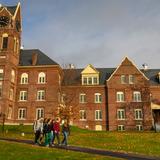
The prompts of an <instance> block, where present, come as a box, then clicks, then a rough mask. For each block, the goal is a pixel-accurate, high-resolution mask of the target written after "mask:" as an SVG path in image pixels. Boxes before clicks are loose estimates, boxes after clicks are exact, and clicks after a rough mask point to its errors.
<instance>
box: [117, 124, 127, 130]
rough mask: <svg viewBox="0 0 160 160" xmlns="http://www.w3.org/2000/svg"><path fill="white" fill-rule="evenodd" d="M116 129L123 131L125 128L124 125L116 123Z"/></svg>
mask: <svg viewBox="0 0 160 160" xmlns="http://www.w3.org/2000/svg"><path fill="white" fill-rule="evenodd" d="M117 129H118V131H124V130H125V127H124V125H118V128H117Z"/></svg>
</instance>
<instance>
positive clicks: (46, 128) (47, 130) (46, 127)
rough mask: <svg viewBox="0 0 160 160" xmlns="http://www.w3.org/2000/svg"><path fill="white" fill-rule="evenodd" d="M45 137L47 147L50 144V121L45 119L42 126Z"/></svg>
mask: <svg viewBox="0 0 160 160" xmlns="http://www.w3.org/2000/svg"><path fill="white" fill-rule="evenodd" d="M43 130H44V136H45V146H46V147H49V146H50V142H51V119H50V118H49V119H46V121H45V122H44V126H43Z"/></svg>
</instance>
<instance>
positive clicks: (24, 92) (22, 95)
mask: <svg viewBox="0 0 160 160" xmlns="http://www.w3.org/2000/svg"><path fill="white" fill-rule="evenodd" d="M25 94H26V96H25ZM25 97H26V98H25ZM27 99H28V92H27V91H20V94H19V101H27Z"/></svg>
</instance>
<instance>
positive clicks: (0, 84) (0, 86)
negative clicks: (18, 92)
mask: <svg viewBox="0 0 160 160" xmlns="http://www.w3.org/2000/svg"><path fill="white" fill-rule="evenodd" d="M0 98H2V82H0Z"/></svg>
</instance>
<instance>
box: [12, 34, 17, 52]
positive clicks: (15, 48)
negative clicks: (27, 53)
mask: <svg viewBox="0 0 160 160" xmlns="http://www.w3.org/2000/svg"><path fill="white" fill-rule="evenodd" d="M16 50H17V40H16V37H14V46H13V51H14V52H16Z"/></svg>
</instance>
